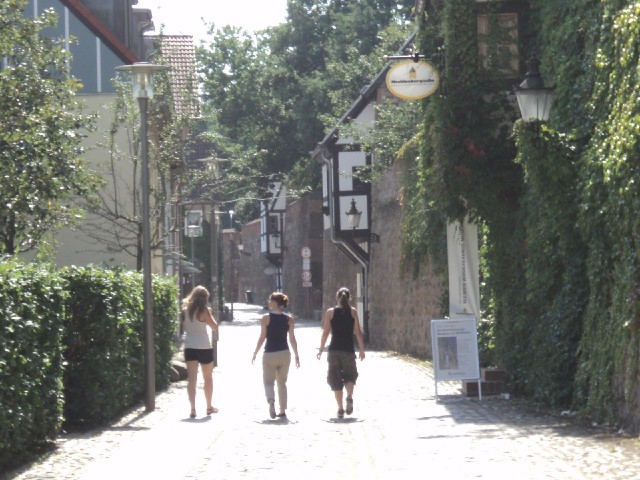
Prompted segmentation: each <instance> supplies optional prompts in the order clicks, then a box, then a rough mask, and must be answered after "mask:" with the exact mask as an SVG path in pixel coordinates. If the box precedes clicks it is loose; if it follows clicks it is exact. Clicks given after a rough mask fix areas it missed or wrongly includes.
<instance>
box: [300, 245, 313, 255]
mask: <svg viewBox="0 0 640 480" xmlns="http://www.w3.org/2000/svg"><path fill="white" fill-rule="evenodd" d="M300 255H302V258H311V249H310V248H309V247H302V249H301V250H300Z"/></svg>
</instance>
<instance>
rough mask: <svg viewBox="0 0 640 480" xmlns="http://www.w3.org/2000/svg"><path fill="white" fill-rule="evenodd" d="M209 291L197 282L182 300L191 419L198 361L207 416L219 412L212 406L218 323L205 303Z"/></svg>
mask: <svg viewBox="0 0 640 480" xmlns="http://www.w3.org/2000/svg"><path fill="white" fill-rule="evenodd" d="M208 302H209V291H208V290H207V289H206V288H204V287H203V286H200V285H198V286H197V287H195V288H194V289H193V290H191V293H190V294H189V295H188V296H187V297H186V298H185V299H184V300H183V301H182V315H181V319H180V320H181V322H182V328H183V331H184V333H185V340H184V361H185V363H186V364H187V394H188V396H189V403H190V404H191V413H190V415H189V417H190V418H195V417H196V384H197V381H198V364H199V365H200V368H201V370H202V377H203V379H204V398H205V400H206V402H207V415H211V414H212V413H218V409H217V408H215V407H213V406H212V405H211V398H212V396H213V346H212V345H211V332H210V331H211V330H213V331H215V332H217V331H218V323H217V322H216V319H215V318H214V317H213V313H211V309H210V308H209V306H208Z"/></svg>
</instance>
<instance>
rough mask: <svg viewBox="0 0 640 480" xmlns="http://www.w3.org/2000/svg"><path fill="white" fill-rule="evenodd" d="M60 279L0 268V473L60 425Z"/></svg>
mask: <svg viewBox="0 0 640 480" xmlns="http://www.w3.org/2000/svg"><path fill="white" fill-rule="evenodd" d="M67 295H68V294H67V292H66V290H65V285H64V280H63V278H62V277H61V276H60V275H59V274H58V273H57V272H55V271H53V270H51V269H49V268H48V267H47V266H43V265H23V264H20V263H12V262H5V263H2V264H0V308H1V309H2V312H1V313H0V384H1V385H2V388H0V405H2V408H0V470H5V468H7V467H9V466H15V465H16V464H18V463H19V462H21V461H24V460H25V459H27V458H29V457H30V456H31V455H33V453H34V451H38V450H39V449H41V448H42V447H44V446H45V445H46V443H47V442H48V441H51V440H53V439H54V438H55V437H56V435H57V434H58V432H59V429H60V426H61V424H62V406H63V393H62V392H63V389H62V370H63V358H62V350H63V348H62V334H63V319H64V304H65V299H66V297H67Z"/></svg>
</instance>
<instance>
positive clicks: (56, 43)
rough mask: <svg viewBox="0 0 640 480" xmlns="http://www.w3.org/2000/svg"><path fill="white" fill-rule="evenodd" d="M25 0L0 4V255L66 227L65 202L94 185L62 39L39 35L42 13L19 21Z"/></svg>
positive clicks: (71, 212)
mask: <svg viewBox="0 0 640 480" xmlns="http://www.w3.org/2000/svg"><path fill="white" fill-rule="evenodd" d="M25 7H26V1H25V0H5V1H3V2H2V3H0V58H2V59H3V60H2V64H1V65H0V126H1V128H0V204H1V205H2V209H0V210H1V213H0V253H5V254H14V253H19V252H24V251H28V250H31V249H33V248H34V247H36V246H37V245H38V244H39V243H40V242H42V241H43V237H44V236H45V234H46V233H47V232H50V231H51V230H53V229H55V228H58V227H60V226H63V225H69V224H73V223H74V221H75V219H76V216H77V214H78V211H77V210H75V209H74V208H71V207H70V206H69V205H68V204H67V200H69V199H70V198H71V197H73V196H74V195H80V196H89V195H90V194H91V192H92V191H93V190H94V188H95V187H96V181H95V179H94V178H93V177H92V176H91V175H90V174H89V173H88V170H87V166H86V165H85V163H84V161H83V160H82V157H81V154H82V148H81V146H80V143H81V141H82V137H83V133H82V132H83V131H86V130H87V129H90V128H91V125H92V122H91V119H90V117H89V116H85V115H83V114H82V113H81V112H80V109H79V106H78V104H77V103H76V100H75V92H76V91H77V89H78V86H79V85H78V82H77V80H75V79H74V78H72V77H71V76H70V75H69V73H68V69H67V63H68V61H69V57H68V53H67V52H66V51H65V48H64V45H63V43H62V41H61V40H56V39H50V38H45V37H42V36H40V35H39V32H40V31H41V30H42V29H44V28H46V27H48V26H51V25H53V24H55V22H56V18H55V15H54V14H53V13H52V12H47V13H45V14H44V15H42V16H41V17H40V18H36V19H29V18H27V17H25V16H24V14H23V11H24V8H25Z"/></svg>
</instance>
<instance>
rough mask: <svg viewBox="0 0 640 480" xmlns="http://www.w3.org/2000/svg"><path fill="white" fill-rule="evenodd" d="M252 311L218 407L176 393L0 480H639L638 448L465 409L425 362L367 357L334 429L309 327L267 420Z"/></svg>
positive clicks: (539, 419) (547, 422) (228, 354)
mask: <svg viewBox="0 0 640 480" xmlns="http://www.w3.org/2000/svg"><path fill="white" fill-rule="evenodd" d="M259 312H260V310H258V309H257V307H253V306H249V305H244V304H240V305H237V304H236V305H235V315H236V320H235V321H234V322H233V323H224V324H223V325H222V326H221V329H220V342H219V344H218V360H219V363H220V365H219V367H218V368H217V369H216V371H215V373H214V405H216V406H217V407H218V408H219V409H220V413H218V414H215V415H212V416H211V417H207V416H205V415H204V413H205V412H204V407H205V405H204V400H203V396H202V391H201V389H200V388H201V387H199V391H198V407H199V409H200V410H199V412H198V417H197V418H196V419H195V420H192V419H189V418H188V414H189V404H188V401H187V393H186V383H185V382H181V383H178V384H174V385H172V386H171V388H170V389H169V390H168V391H166V392H163V393H161V394H159V395H158V397H157V401H156V410H155V411H154V412H151V413H149V414H146V413H145V411H144V407H139V408H136V409H134V410H132V411H131V412H130V413H129V414H128V415H126V416H124V417H123V418H122V419H121V420H120V421H118V422H117V423H115V424H114V425H112V426H111V427H108V428H105V429H102V430H97V431H92V432H88V433H83V434H72V435H65V436H63V437H62V438H61V439H60V440H59V442H58V444H57V448H56V450H55V451H54V452H52V453H51V454H50V455H49V456H48V457H47V458H45V459H43V460H41V461H40V462H37V463H35V464H33V465H31V466H29V468H28V469H26V470H24V471H22V472H18V473H16V472H14V473H12V474H7V473H5V474H4V475H2V474H0V478H2V479H5V478H6V479H19V480H27V479H56V480H67V479H83V480H95V479H110V480H112V479H117V480H125V479H135V480H140V479H146V478H159V479H160V478H162V479H216V480H227V479H258V478H259V479H282V478H296V479H305V480H311V479H320V478H322V479H323V480H324V479H328V478H337V479H347V478H348V479H356V480H357V479H367V480H374V479H394V480H395V479H414V478H415V479H417V478H438V477H446V478H454V479H457V478H476V479H477V478H481V479H485V478H486V479H488V478H491V479H496V478H497V479H499V478H511V479H519V480H520V479H563V480H573V479H575V480H577V479H581V480H582V479H640V444H639V443H638V439H628V438H624V437H623V436H619V435H615V434H610V433H608V432H607V431H605V430H603V429H597V428H584V427H580V426H578V425H575V423H574V422H573V421H572V420H571V419H569V418H563V417H552V416H544V415H540V414H536V413H535V412H532V411H531V410H530V409H528V408H527V404H526V403H524V402H519V401H518V400H514V399H511V400H505V399H503V398H498V397H484V398H483V400H482V401H478V400H473V399H467V398H462V397H461V396H460V394H459V392H458V387H457V385H455V384H443V383H440V384H439V385H438V393H439V395H440V401H439V402H436V401H435V398H434V384H433V377H432V375H431V370H430V369H429V368H427V367H426V366H425V364H424V363H423V362H418V361H415V360H412V359H410V358H407V357H403V356H398V355H394V354H391V353H389V352H367V358H366V359H365V361H364V362H359V363H358V365H359V369H360V379H359V381H358V385H357V387H356V392H355V395H354V401H355V410H354V413H353V415H352V416H351V417H347V418H345V419H344V420H339V419H337V418H335V417H336V409H335V406H334V405H335V404H334V401H333V395H332V393H331V392H330V390H329V388H328V386H327V385H326V383H325V369H326V357H323V359H322V361H318V360H317V359H316V357H315V353H316V348H317V345H318V344H319V338H320V324H319V322H314V321H306V322H299V324H297V327H296V332H297V335H296V336H297V338H298V344H299V350H300V354H301V359H300V361H301V367H300V369H298V370H296V369H295V368H292V370H291V372H290V375H289V383H288V385H289V409H288V412H287V413H288V420H279V419H278V420H271V419H270V418H269V416H268V409H267V404H266V402H265V400H264V396H263V389H262V384H261V365H260V362H259V361H256V364H255V365H252V364H251V355H252V353H253V349H254V348H255V343H256V340H257V338H258V333H259V328H258V316H259Z"/></svg>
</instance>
